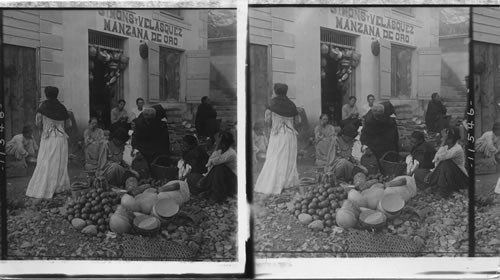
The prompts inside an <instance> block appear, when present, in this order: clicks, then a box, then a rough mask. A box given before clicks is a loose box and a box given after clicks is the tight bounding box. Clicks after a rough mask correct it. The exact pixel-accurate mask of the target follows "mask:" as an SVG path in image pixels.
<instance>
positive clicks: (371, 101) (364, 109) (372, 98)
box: [360, 94, 375, 118]
mask: <svg viewBox="0 0 500 280" xmlns="http://www.w3.org/2000/svg"><path fill="white" fill-rule="evenodd" d="M366 100H367V101H368V104H365V105H363V107H361V112H360V116H361V117H362V118H364V117H365V116H366V114H368V112H369V111H370V110H371V109H372V107H373V104H375V96H374V95H373V94H369V95H368V96H367V97H366Z"/></svg>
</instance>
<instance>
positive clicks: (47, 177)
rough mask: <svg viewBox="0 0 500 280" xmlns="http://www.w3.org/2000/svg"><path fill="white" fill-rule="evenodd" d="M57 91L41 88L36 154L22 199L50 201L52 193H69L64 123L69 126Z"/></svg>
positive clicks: (56, 89) (66, 141)
mask: <svg viewBox="0 0 500 280" xmlns="http://www.w3.org/2000/svg"><path fill="white" fill-rule="evenodd" d="M58 94H59V89H58V88H56V87H51V86H48V87H46V88H45V96H46V97H47V100H46V101H44V102H43V103H42V104H41V105H40V107H39V108H38V111H37V114H36V121H35V123H36V126H38V127H39V128H41V129H42V134H41V142H40V151H39V153H38V158H37V164H36V168H35V171H34V173H33V176H32V177H31V180H30V182H29V185H28V189H27V191H26V196H29V197H33V198H35V199H47V198H52V196H53V195H54V193H60V192H63V191H65V190H69V188H70V185H69V176H68V135H67V134H66V133H65V132H64V128H65V123H66V122H67V125H68V126H71V122H70V121H69V114H68V111H67V110H66V107H64V105H63V104H61V102H59V100H57V95H58Z"/></svg>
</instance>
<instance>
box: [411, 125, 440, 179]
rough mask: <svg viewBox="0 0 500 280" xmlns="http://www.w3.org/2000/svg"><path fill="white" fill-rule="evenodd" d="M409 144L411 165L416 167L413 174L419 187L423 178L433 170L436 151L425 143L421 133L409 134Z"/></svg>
mask: <svg viewBox="0 0 500 280" xmlns="http://www.w3.org/2000/svg"><path fill="white" fill-rule="evenodd" d="M411 144H412V148H411V153H410V155H411V159H412V160H413V162H412V164H414V165H415V166H416V168H414V169H415V170H414V172H413V174H414V175H415V180H416V182H417V185H418V186H421V184H423V180H424V178H425V176H427V174H428V173H429V172H430V170H431V169H433V168H434V163H433V162H432V161H433V159H434V156H435V154H436V149H434V147H433V146H432V145H431V144H429V143H427V142H425V135H424V133H422V132H421V131H414V132H413V133H412V134H411ZM417 163H418V165H417ZM409 175H411V174H409Z"/></svg>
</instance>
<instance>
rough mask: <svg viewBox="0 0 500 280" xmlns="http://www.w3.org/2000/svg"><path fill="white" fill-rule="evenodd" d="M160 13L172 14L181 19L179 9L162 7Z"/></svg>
mask: <svg viewBox="0 0 500 280" xmlns="http://www.w3.org/2000/svg"><path fill="white" fill-rule="evenodd" d="M161 13H162V14H164V15H168V16H173V17H176V18H180V19H183V17H182V10H181V9H162V10H161Z"/></svg>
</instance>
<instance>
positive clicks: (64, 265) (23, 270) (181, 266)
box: [0, 0, 250, 277]
mask: <svg viewBox="0 0 500 280" xmlns="http://www.w3.org/2000/svg"><path fill="white" fill-rule="evenodd" d="M111 4H116V7H115V6H114V5H111ZM0 7H10V8H16V7H19V8H28V7H32V8H38V7H40V8H43V7H57V8H76V7H78V8H89V7H91V8H96V7H97V8H98V7H102V8H109V7H113V8H117V7H122V8H125V7H126V8H151V9H153V8H237V34H238V35H237V40H238V42H237V54H238V58H237V73H238V80H237V92H238V93H239V94H238V98H237V108H238V109H237V110H238V112H237V131H238V135H237V143H238V146H239V147H241V148H239V150H240V152H239V153H238V199H237V205H238V206H237V207H238V212H237V217H238V239H237V240H238V241H237V248H238V252H237V260H236V261H235V262H158V261H144V262H143V261H0V276H7V275H26V274H31V275H43V274H64V275H68V276H75V277H76V276H78V275H127V276H129V275H130V276H133V275H138V276H141V275H181V274H200V275H205V274H206V275H208V274H233V275H234V274H243V273H244V270H245V263H246V261H247V255H246V252H245V243H246V241H248V239H249V236H250V230H249V220H250V215H249V207H248V203H247V198H246V164H245V152H244V151H245V147H246V142H245V139H246V138H245V120H246V109H245V98H244V97H245V95H244V92H245V60H246V59H245V58H246V37H245V35H246V30H247V12H246V11H247V7H248V6H247V3H246V2H237V1H236V0H217V1H211V2H208V1H203V0H194V1H187V0H180V1H177V0H162V1H119V0H118V1H116V0H115V1H91V2H87V1H81V2H80V1H53V0H51V1H31V2H23V1H9V0H7V1H4V0H1V1H0Z"/></svg>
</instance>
